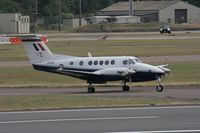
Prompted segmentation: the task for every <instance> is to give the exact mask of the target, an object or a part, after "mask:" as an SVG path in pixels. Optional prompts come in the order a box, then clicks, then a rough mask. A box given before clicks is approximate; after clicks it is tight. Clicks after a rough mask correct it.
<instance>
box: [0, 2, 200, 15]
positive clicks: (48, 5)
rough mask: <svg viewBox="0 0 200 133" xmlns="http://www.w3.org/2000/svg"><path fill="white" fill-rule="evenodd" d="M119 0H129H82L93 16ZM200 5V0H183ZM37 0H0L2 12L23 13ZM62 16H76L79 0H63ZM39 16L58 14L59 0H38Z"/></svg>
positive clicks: (29, 11)
mask: <svg viewBox="0 0 200 133" xmlns="http://www.w3.org/2000/svg"><path fill="white" fill-rule="evenodd" d="M118 1H128V0H82V14H83V16H85V17H87V16H92V15H95V13H96V12H97V11H98V10H100V9H102V8H104V7H107V6H109V5H111V4H113V3H116V2H118ZM183 1H186V2H189V3H191V4H193V5H195V6H198V7H200V1H199V0H183ZM35 2H36V0H0V12H4V13H13V12H18V13H22V14H23V15H30V16H31V15H33V13H34V12H35ZM61 2H62V4H61V5H62V6H61V8H62V18H76V17H78V14H79V0H61ZM38 12H39V16H43V17H55V16H57V15H58V0H38Z"/></svg>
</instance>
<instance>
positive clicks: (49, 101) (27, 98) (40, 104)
mask: <svg viewBox="0 0 200 133" xmlns="http://www.w3.org/2000/svg"><path fill="white" fill-rule="evenodd" d="M189 104H195V105H199V104H200V100H177V99H170V98H159V99H157V98H155V99H152V98H101V97H93V96H90V97H88V96H69V95H63V94H60V95H24V96H0V111H11V110H12V111H14V110H37V109H68V108H94V107H128V106H161V105H189Z"/></svg>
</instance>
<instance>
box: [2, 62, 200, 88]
mask: <svg viewBox="0 0 200 133" xmlns="http://www.w3.org/2000/svg"><path fill="white" fill-rule="evenodd" d="M169 64H170V69H171V70H172V72H173V75H172V76H166V79H165V84H166V85H200V70H199V68H200V62H178V63H170V62H169ZM0 73H1V74H0V79H1V80H0V87H17V86H18V87H23V86H43V87H59V86H86V85H87V84H86V82H85V81H82V80H79V79H74V78H71V77H68V76H63V75H57V74H51V73H47V72H40V71H35V70H33V68H31V67H0ZM120 83H121V82H117V83H116V82H114V83H110V84H109V85H121V84H120ZM133 85H155V82H144V83H137V84H135V83H133Z"/></svg>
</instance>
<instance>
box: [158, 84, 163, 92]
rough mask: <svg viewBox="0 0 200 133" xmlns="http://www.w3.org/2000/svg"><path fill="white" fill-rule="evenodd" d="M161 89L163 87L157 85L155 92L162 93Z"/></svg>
mask: <svg viewBox="0 0 200 133" xmlns="http://www.w3.org/2000/svg"><path fill="white" fill-rule="evenodd" d="M163 89H164V87H163V85H161V84H159V85H157V86H156V90H157V92H162V91H163Z"/></svg>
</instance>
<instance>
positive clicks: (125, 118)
mask: <svg viewBox="0 0 200 133" xmlns="http://www.w3.org/2000/svg"><path fill="white" fill-rule="evenodd" d="M153 118H158V116H138V117H110V118H109V117H107V118H77V119H50V120H22V121H2V122H0V124H17V123H41V122H64V121H97V120H129V119H153Z"/></svg>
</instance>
